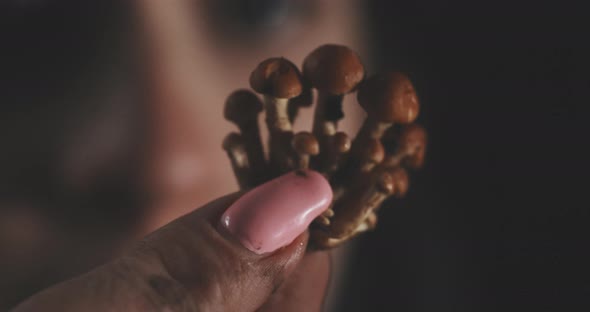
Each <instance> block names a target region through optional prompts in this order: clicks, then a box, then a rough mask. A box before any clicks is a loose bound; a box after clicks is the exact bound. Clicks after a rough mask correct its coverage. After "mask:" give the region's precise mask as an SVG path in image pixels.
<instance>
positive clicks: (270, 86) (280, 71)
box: [250, 57, 303, 99]
mask: <svg viewBox="0 0 590 312" xmlns="http://www.w3.org/2000/svg"><path fill="white" fill-rule="evenodd" d="M250 86H251V87H252V89H254V90H255V91H256V92H258V93H261V94H265V95H268V96H272V97H275V98H281V99H290V98H294V97H296V96H298V95H299V94H301V91H302V89H303V85H302V77H301V73H300V72H299V69H297V67H296V66H295V65H294V64H293V63H291V62H290V61H288V60H287V59H284V58H282V57H275V58H269V59H267V60H265V61H263V62H262V63H260V64H258V67H256V69H255V70H254V71H253V72H252V74H251V75H250Z"/></svg>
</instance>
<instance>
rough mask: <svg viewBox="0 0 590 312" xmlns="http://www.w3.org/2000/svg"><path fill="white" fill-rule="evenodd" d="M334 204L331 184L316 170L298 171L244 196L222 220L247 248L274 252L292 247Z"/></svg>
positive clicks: (255, 250) (257, 251) (256, 251)
mask: <svg viewBox="0 0 590 312" xmlns="http://www.w3.org/2000/svg"><path fill="white" fill-rule="evenodd" d="M331 201H332V189H331V187H330V184H329V183H328V181H327V180H326V179H325V178H324V176H322V175H321V174H319V173H318V172H315V171H312V170H297V171H293V172H290V173H287V174H285V175H283V176H280V177H278V178H276V179H274V180H271V181H269V182H266V183H264V184H262V185H260V186H258V187H257V188H255V189H253V190H251V191H250V192H248V193H246V194H244V195H243V196H242V197H241V198H240V199H238V200H237V201H236V202H235V203H234V204H233V205H231V206H230V207H229V208H228V209H227V210H226V211H225V213H224V214H223V216H222V218H221V222H222V225H223V226H224V227H226V228H227V230H228V231H229V232H230V233H232V234H233V235H234V236H235V237H236V238H237V239H238V240H239V241H240V242H241V243H242V245H244V247H246V248H248V249H249V250H251V251H253V252H255V253H257V254H263V253H267V252H273V251H275V250H277V249H278V248H280V247H283V246H286V245H288V244H289V243H291V242H292V241H293V240H294V239H295V238H296V237H297V236H299V235H300V234H301V233H303V232H304V231H305V230H306V229H307V227H308V226H309V224H310V223H311V222H312V221H313V219H315V218H316V217H317V216H318V215H320V214H321V213H322V212H323V211H325V210H326V209H327V208H328V206H329V205H330V203H331Z"/></svg>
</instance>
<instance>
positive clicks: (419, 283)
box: [339, 0, 590, 311]
mask: <svg viewBox="0 0 590 312" xmlns="http://www.w3.org/2000/svg"><path fill="white" fill-rule="evenodd" d="M369 7H370V10H369V13H370V16H371V17H370V19H371V21H372V24H373V32H372V33H373V35H374V40H375V42H376V44H377V48H376V49H375V51H380V52H381V53H380V54H379V55H376V57H378V59H380V60H381V61H382V62H383V64H384V66H385V67H391V68H401V69H403V70H405V71H407V72H409V73H410V74H411V77H412V79H413V80H414V81H415V83H416V88H417V90H418V94H419V95H420V97H421V102H422V104H423V108H424V110H423V113H422V117H421V122H422V123H423V124H425V125H426V127H427V128H428V130H429V133H430V142H429V144H430V145H429V148H430V149H429V151H428V160H427V165H426V167H425V168H424V169H423V170H422V171H421V172H418V173H416V174H415V175H414V176H413V181H414V182H415V183H414V185H412V187H411V188H410V189H411V191H410V193H409V195H408V197H407V199H405V200H402V201H398V202H391V203H390V206H389V207H384V208H382V210H381V212H380V214H381V217H380V226H379V227H378V229H377V230H376V232H375V233H373V234H369V235H366V236H365V237H362V238H360V242H359V245H360V247H359V249H360V250H359V252H358V253H357V254H356V256H355V258H354V259H353V260H352V261H353V262H354V264H353V267H354V268H355V270H354V272H353V273H352V279H353V280H354V282H353V283H351V284H350V285H349V286H348V287H347V289H346V292H345V294H344V296H343V297H342V299H341V305H340V306H339V310H340V311H588V310H589V309H590V274H589V273H590V270H589V269H588V265H589V263H590V251H589V250H588V242H589V240H588V238H590V236H589V234H590V231H589V229H588V222H589V220H590V219H589V215H590V213H589V208H590V206H589V205H588V203H587V200H586V199H585V195H586V193H587V191H586V189H587V187H588V185H589V183H588V180H587V179H588V178H587V177H588V168H589V166H588V161H587V159H588V152H587V145H588V143H589V140H588V138H587V135H588V134H589V133H590V132H589V131H588V130H589V129H588V128H589V127H588V124H589V122H588V120H587V118H588V116H589V115H588V109H587V105H588V103H589V101H588V95H587V93H588V91H589V86H590V83H589V79H588V67H587V66H586V63H587V58H588V57H589V56H590V53H589V52H590V50H589V49H588V48H589V44H588V39H589V38H588V37H589V36H588V35H589V34H588V31H587V30H586V29H589V28H588V27H587V24H589V23H588V21H587V20H588V10H586V9H585V8H584V7H583V6H582V3H572V2H564V1H540V2H539V1H494V2H491V1H486V2H484V1H434V0H426V1H425V0H418V1H370V2H369Z"/></svg>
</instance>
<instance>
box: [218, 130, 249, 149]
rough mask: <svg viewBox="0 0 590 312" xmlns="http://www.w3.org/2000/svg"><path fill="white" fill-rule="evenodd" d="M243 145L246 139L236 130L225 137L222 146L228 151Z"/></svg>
mask: <svg viewBox="0 0 590 312" xmlns="http://www.w3.org/2000/svg"><path fill="white" fill-rule="evenodd" d="M241 145H244V140H243V139H242V136H241V135H239V134H238V133H235V132H231V133H230V134H228V135H227V136H226V137H225V139H223V143H222V147H223V149H224V150H226V151H229V150H231V149H234V148H236V147H239V146H241Z"/></svg>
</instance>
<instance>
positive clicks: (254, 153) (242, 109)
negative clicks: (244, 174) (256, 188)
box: [224, 90, 266, 184]
mask: <svg viewBox="0 0 590 312" xmlns="http://www.w3.org/2000/svg"><path fill="white" fill-rule="evenodd" d="M261 111H262V102H261V101H260V99H258V97H257V96H256V95H255V94H254V93H252V92H251V91H248V90H237V91H234V92H233V93H232V94H230V95H229V97H228V98H227V100H226V101H225V109H224V116H225V119H227V120H229V121H231V122H233V123H234V124H236V126H238V128H239V129H240V133H241V137H242V139H243V142H244V147H245V150H246V154H247V156H248V160H249V164H250V172H251V173H252V178H253V179H255V181H252V182H253V183H254V184H260V183H262V182H263V181H264V180H265V167H266V161H265V159H264V150H263V147H262V142H261V140H260V128H259V127H258V114H259V113H260V112H261Z"/></svg>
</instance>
